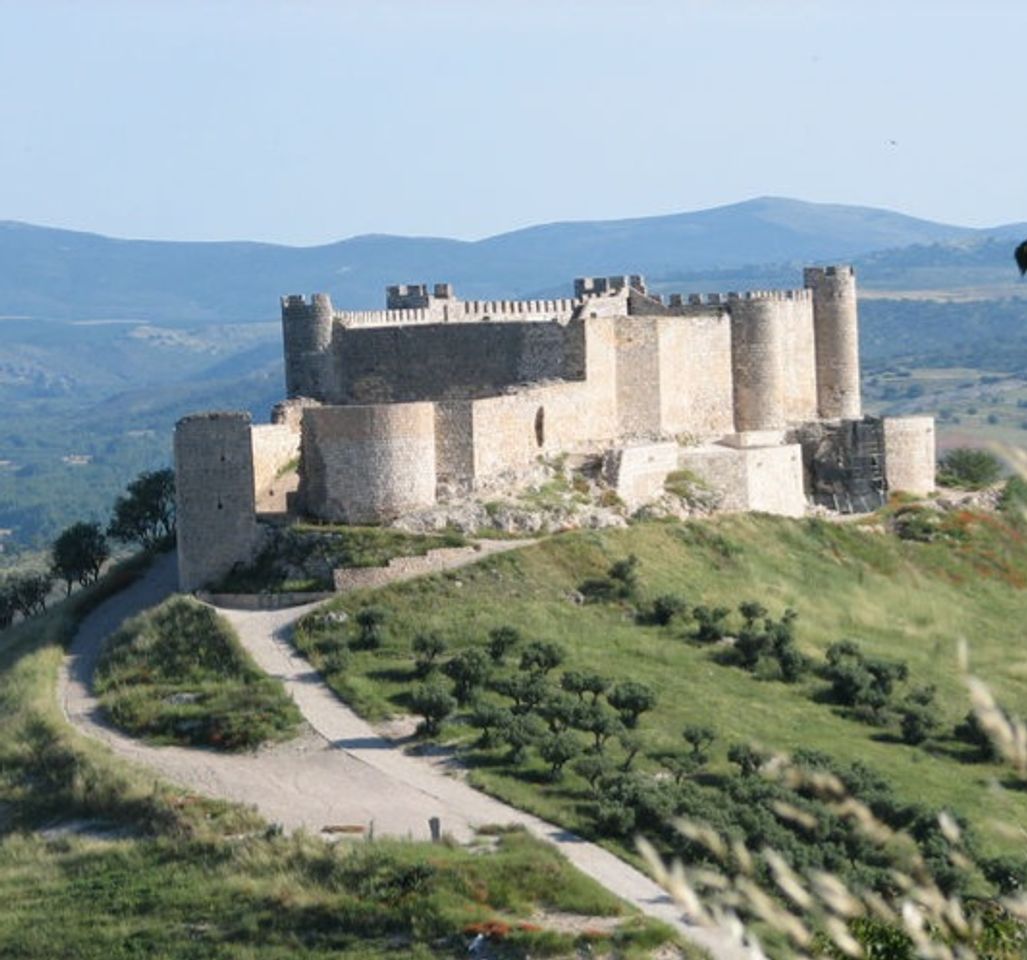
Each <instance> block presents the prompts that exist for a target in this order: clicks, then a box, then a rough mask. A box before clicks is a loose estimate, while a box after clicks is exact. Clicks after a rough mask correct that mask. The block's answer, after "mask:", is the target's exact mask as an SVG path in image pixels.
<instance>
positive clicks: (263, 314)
mask: <svg viewBox="0 0 1027 960" xmlns="http://www.w3.org/2000/svg"><path fill="white" fill-rule="evenodd" d="M1022 232H1024V231H1023V228H1022V227H1021V226H1017V225H1006V226H1001V227H996V228H994V229H991V230H975V229H971V228H968V227H959V226H953V225H950V224H941V223H933V222H931V221H927V220H919V219H916V218H914V217H908V216H905V215H903V214H898V213H893V212H891V211H887V210H878V209H873V208H869V207H853V206H844V205H840V204H815V203H805V202H802V201H799V200H787V199H781V198H773V197H764V198H760V199H756V200H749V201H746V202H744V203H738V204H732V205H730V206H723V207H715V208H713V209H710V210H700V211H695V212H691V213H677V214H671V215H668V216H660V217H643V218H637V219H630V220H609V221H583V222H577V223H553V224H546V225H541V226H534V227H529V228H527V229H524V230H517V231H514V232H512V233H505V234H500V235H498V236H495V237H489V238H487V239H484V240H479V241H476V242H466V241H460V240H448V239H439V238H416V237H396V236H385V235H368V236H361V237H352V238H350V239H348V240H341V241H339V242H338V243H332V244H328V245H325V246H317V247H286V246H277V245H274V244H262V243H175V242H159V241H143V240H118V239H111V238H109V237H103V236H99V235H96V234H89V233H76V232H72V231H68V230H55V229H50V228H46V227H36V226H30V225H28V224H22V223H15V222H10V221H7V222H0V315H6V316H23V317H41V318H42V317H45V318H51V319H76V320H82V319H128V320H140V321H145V322H149V323H161V324H197V323H226V322H238V321H243V322H245V321H251V320H270V319H274V318H275V317H276V315H277V304H278V297H279V296H280V295H282V294H283V293H289V292H303V293H309V292H311V291H314V290H326V291H327V292H329V293H330V294H331V295H332V297H333V298H334V299H335V301H336V302H337V303H338V304H340V305H344V306H348V307H376V306H380V305H381V303H382V297H383V291H384V288H385V286H386V285H388V284H389V283H395V282H421V281H424V282H434V281H442V280H445V281H450V282H452V283H454V284H456V286H457V291H458V293H460V294H461V295H463V296H467V297H472V296H493V297H514V296H525V295H529V294H532V293H534V292H537V291H539V290H543V289H547V288H555V289H560V290H566V289H567V285H568V283H569V281H570V280H571V278H573V277H574V276H581V275H591V274H609V273H623V272H641V273H645V274H647V275H652V276H673V275H679V274H685V275H687V274H689V273H694V272H696V271H709V270H724V269H730V268H738V267H742V266H744V265H746V264H766V263H794V262H799V263H802V262H811V261H824V260H837V259H846V260H848V259H852V258H854V257H860V256H862V255H865V254H868V253H871V252H873V251H880V250H884V249H895V248H899V247H907V246H910V245H914V244H916V245H931V244H940V243H949V244H951V243H960V242H962V243H968V242H972V241H974V240H976V239H979V238H983V237H987V236H999V237H1011V236H1016V235H1019V234H1020V233H1022ZM791 282H794V278H793V279H792V281H791Z"/></svg>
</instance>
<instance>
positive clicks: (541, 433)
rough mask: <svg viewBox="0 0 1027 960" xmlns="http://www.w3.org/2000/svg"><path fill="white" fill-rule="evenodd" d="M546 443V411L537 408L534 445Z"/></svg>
mask: <svg viewBox="0 0 1027 960" xmlns="http://www.w3.org/2000/svg"><path fill="white" fill-rule="evenodd" d="M545 442H546V411H545V408H544V407H539V408H538V411H537V412H536V414H535V443H536V444H537V445H538V446H540V447H541V446H542V445H543V444H544V443H545Z"/></svg>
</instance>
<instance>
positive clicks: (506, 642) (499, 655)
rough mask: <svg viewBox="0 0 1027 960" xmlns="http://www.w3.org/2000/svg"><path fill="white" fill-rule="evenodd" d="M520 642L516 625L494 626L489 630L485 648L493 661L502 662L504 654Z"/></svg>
mask: <svg viewBox="0 0 1027 960" xmlns="http://www.w3.org/2000/svg"><path fill="white" fill-rule="evenodd" d="M520 642H521V634H520V631H519V630H518V629H517V628H516V627H496V628H495V630H490V631H489V639H488V643H487V644H486V645H485V649H486V650H487V651H488V654H489V656H490V657H491V658H492V662H493V663H502V662H503V660H504V659H505V658H506V655H507V654H508V653H509V652H510V651H511V650H513V649H514V647H516V646H517V645H518V644H519V643H520Z"/></svg>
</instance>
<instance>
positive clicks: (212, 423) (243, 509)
mask: <svg viewBox="0 0 1027 960" xmlns="http://www.w3.org/2000/svg"><path fill="white" fill-rule="evenodd" d="M174 446H175V486H176V499H177V511H178V520H177V523H178V578H179V589H181V590H183V591H190V590H195V589H197V588H198V587H202V586H204V585H206V584H207V583H209V582H211V581H213V580H216V579H218V578H220V577H222V576H224V575H225V574H227V573H228V572H229V571H230V570H231V569H232V567H233V566H235V564H237V563H246V562H248V561H249V560H250V559H251V558H252V555H253V553H254V552H255V550H256V549H257V546H258V544H259V541H260V534H259V528H258V526H257V521H256V507H255V499H254V492H253V490H254V486H253V448H252V442H251V440H250V415H249V414H248V413H201V414H196V415H194V416H190V417H184V418H183V419H182V420H179V421H178V423H177V424H176V426H175V444H174Z"/></svg>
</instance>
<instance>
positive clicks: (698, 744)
mask: <svg viewBox="0 0 1027 960" xmlns="http://www.w3.org/2000/svg"><path fill="white" fill-rule="evenodd" d="M682 736H683V737H684V738H685V740H686V742H687V743H688V745H689V746H690V747H691V748H692V753H691V757H692V759H693V760H694V761H695V762H696V764H697V765H702V764H704V763H707V762H709V759H710V758H709V754H708V753H707V751H708V750H709V748H710V746H711V745H712V744H713V741H714V740H716V739H717V734H716V731H715V730H714V729H713V727H702V726H698V725H695V724H689V725H688V726H687V727H685V729H684V731H683V732H682Z"/></svg>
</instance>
